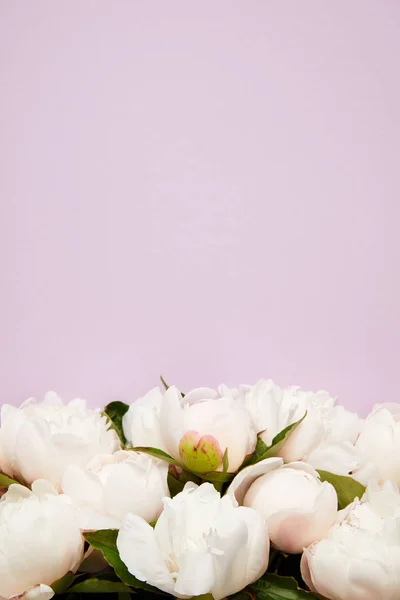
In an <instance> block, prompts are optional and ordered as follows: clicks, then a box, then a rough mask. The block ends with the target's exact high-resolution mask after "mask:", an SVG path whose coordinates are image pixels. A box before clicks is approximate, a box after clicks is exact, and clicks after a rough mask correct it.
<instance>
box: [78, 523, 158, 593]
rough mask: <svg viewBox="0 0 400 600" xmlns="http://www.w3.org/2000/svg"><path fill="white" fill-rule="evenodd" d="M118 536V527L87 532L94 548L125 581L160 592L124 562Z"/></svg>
mask: <svg viewBox="0 0 400 600" xmlns="http://www.w3.org/2000/svg"><path fill="white" fill-rule="evenodd" d="M117 536H118V530H117V529H102V530H101V531H94V532H91V533H85V538H86V540H87V541H88V542H89V544H90V545H91V546H92V547H93V548H96V550H100V552H101V553H102V554H103V556H104V558H105V559H106V561H107V562H108V564H109V565H111V567H113V569H114V571H115V573H116V574H117V575H118V577H119V578H120V580H121V581H122V582H123V583H125V584H126V585H129V586H131V587H134V588H141V589H144V590H150V591H156V592H158V590H157V589H156V588H152V587H151V586H149V585H147V584H146V583H143V581H139V580H138V579H136V577H134V576H133V575H131V574H130V573H129V571H128V569H127V567H126V565H125V563H123V562H122V560H121V558H120V556H119V552H118V549H117Z"/></svg>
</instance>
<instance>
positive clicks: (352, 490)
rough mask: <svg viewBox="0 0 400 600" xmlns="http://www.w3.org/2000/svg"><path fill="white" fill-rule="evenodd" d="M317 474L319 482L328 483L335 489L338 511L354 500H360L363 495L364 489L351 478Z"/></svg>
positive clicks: (320, 472)
mask: <svg viewBox="0 0 400 600" xmlns="http://www.w3.org/2000/svg"><path fill="white" fill-rule="evenodd" d="M318 473H319V476H320V478H321V481H328V482H329V483H331V484H332V485H333V487H334V488H335V490H336V493H337V496H338V504H339V508H340V509H342V508H346V506H348V505H349V504H351V502H353V500H354V499H355V498H361V497H362V496H363V495H364V492H365V487H364V486H363V485H361V483H358V481H356V480H355V479H353V478H352V477H346V476H345V475H335V474H334V473H329V472H328V471H320V470H318Z"/></svg>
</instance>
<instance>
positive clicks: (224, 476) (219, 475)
mask: <svg viewBox="0 0 400 600" xmlns="http://www.w3.org/2000/svg"><path fill="white" fill-rule="evenodd" d="M195 475H197V477H200V479H202V480H203V481H211V483H230V482H231V481H232V479H233V478H234V477H235V473H223V472H221V471H213V472H212V473H195Z"/></svg>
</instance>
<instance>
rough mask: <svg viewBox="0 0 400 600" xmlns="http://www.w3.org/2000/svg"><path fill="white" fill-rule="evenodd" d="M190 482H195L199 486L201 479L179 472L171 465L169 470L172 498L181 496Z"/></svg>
mask: <svg viewBox="0 0 400 600" xmlns="http://www.w3.org/2000/svg"><path fill="white" fill-rule="evenodd" d="M188 481H193V482H194V483H196V484H197V485H200V483H201V479H200V478H199V477H197V476H196V475H194V474H193V473H189V472H188V471H182V472H178V469H177V468H176V467H175V466H174V465H171V466H170V468H169V469H168V488H169V491H170V492H171V498H173V497H174V496H176V495H177V494H179V492H181V491H182V490H183V488H184V487H185V485H186V483H187V482H188Z"/></svg>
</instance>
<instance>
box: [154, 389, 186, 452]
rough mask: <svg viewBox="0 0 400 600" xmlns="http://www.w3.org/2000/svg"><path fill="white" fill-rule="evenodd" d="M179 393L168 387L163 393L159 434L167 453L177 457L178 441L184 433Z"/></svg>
mask: <svg viewBox="0 0 400 600" xmlns="http://www.w3.org/2000/svg"><path fill="white" fill-rule="evenodd" d="M181 400H182V397H181V394H180V392H179V390H177V388H176V387H170V388H168V390H167V391H166V392H165V394H164V398H163V401H162V404H161V410H160V427H161V435H162V438H163V440H164V443H165V445H166V447H167V449H168V452H169V454H171V456H173V457H174V458H176V459H179V442H180V441H181V439H182V436H183V435H184V433H185V429H184V419H183V410H182V406H181Z"/></svg>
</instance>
